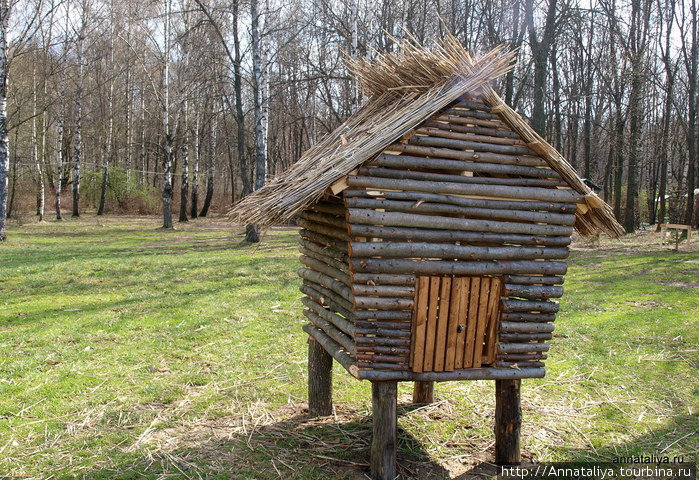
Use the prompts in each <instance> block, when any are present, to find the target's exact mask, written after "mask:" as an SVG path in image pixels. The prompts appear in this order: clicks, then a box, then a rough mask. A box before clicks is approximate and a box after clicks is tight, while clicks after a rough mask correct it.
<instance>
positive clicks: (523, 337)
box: [498, 333, 553, 343]
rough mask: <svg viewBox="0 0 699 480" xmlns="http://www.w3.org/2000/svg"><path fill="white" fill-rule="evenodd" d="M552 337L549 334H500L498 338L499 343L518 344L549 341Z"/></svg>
mask: <svg viewBox="0 0 699 480" xmlns="http://www.w3.org/2000/svg"><path fill="white" fill-rule="evenodd" d="M552 338H553V335H552V334H550V333H501V334H500V335H499V336H498V339H499V341H501V342H503V343H520V342H531V341H536V340H551V339H552Z"/></svg>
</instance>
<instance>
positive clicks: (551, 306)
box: [502, 272, 558, 313]
mask: <svg viewBox="0 0 699 480" xmlns="http://www.w3.org/2000/svg"><path fill="white" fill-rule="evenodd" d="M522 273H527V272H522ZM502 308H503V311H504V312H539V313H556V312H558V303H557V302H537V301H531V300H510V299H507V300H503V301H502Z"/></svg>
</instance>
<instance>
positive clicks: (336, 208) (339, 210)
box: [308, 202, 345, 217]
mask: <svg viewBox="0 0 699 480" xmlns="http://www.w3.org/2000/svg"><path fill="white" fill-rule="evenodd" d="M308 209H309V210H312V211H314V212H319V213H328V214H330V215H334V216H338V217H344V216H345V207H344V206H343V205H342V204H339V203H325V202H317V203H312V204H311V205H310V206H309V207H308Z"/></svg>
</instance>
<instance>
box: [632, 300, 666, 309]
mask: <svg viewBox="0 0 699 480" xmlns="http://www.w3.org/2000/svg"><path fill="white" fill-rule="evenodd" d="M626 304H627V305H633V306H634V307H637V308H657V307H664V306H665V304H664V303H662V302H657V301H655V300H650V301H647V302H645V301H633V300H627V301H626Z"/></svg>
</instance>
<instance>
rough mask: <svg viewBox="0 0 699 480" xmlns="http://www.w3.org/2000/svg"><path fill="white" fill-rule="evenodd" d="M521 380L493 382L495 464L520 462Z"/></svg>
mask: <svg viewBox="0 0 699 480" xmlns="http://www.w3.org/2000/svg"><path fill="white" fill-rule="evenodd" d="M520 386H521V380H519V379H518V380H495V463H496V464H498V465H512V464H517V463H520V462H521V457H520V451H519V432H520V429H521V427H522V409H521V407H520Z"/></svg>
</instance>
